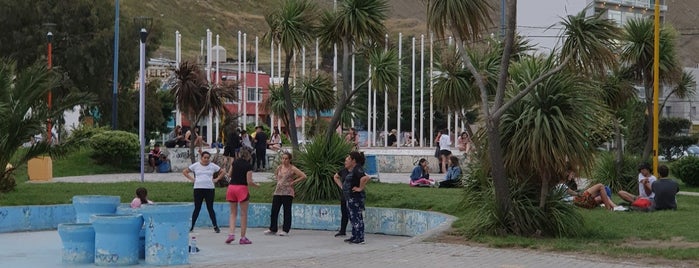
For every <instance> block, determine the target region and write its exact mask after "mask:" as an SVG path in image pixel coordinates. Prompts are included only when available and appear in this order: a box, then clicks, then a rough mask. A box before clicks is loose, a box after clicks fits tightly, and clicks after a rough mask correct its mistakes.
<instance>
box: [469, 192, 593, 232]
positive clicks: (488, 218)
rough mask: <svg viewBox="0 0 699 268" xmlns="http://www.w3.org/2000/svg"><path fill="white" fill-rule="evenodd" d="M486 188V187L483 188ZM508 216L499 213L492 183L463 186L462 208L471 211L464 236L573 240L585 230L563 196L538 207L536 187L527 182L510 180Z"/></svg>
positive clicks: (555, 196) (558, 194) (556, 195)
mask: <svg viewBox="0 0 699 268" xmlns="http://www.w3.org/2000/svg"><path fill="white" fill-rule="evenodd" d="M483 186H485V187H483ZM509 186H510V200H511V201H512V203H511V205H512V209H511V211H510V213H509V214H502V213H498V211H497V209H496V204H495V191H494V188H493V185H492V180H488V183H487V185H481V187H466V188H465V189H466V194H465V198H464V205H466V206H468V207H471V208H473V211H474V212H473V213H474V214H473V217H472V218H471V219H472V222H471V225H470V226H468V227H466V228H467V230H465V233H466V235H468V236H476V235H484V234H485V235H506V234H514V235H520V236H549V237H574V236H578V235H580V234H581V232H582V230H584V228H583V227H584V222H583V218H582V215H581V214H580V212H579V211H578V210H577V208H576V207H575V206H573V205H571V204H569V203H567V202H565V201H563V200H561V196H562V193H560V192H554V193H553V194H550V195H548V197H547V200H546V204H545V206H544V207H543V208H541V207H539V187H538V185H537V184H534V183H531V182H528V181H515V180H510V183H509Z"/></svg>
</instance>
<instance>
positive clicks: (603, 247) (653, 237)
mask: <svg viewBox="0 0 699 268" xmlns="http://www.w3.org/2000/svg"><path fill="white" fill-rule="evenodd" d="M90 154H91V151H90V150H89V149H85V150H82V151H79V152H76V153H73V154H71V155H69V156H66V157H65V158H61V159H55V160H54V162H53V166H54V176H55V177H63V176H78V175H88V174H105V173H129V172H136V171H135V170H134V169H133V168H115V167H108V166H101V165H97V164H95V163H94V162H93V161H92V159H91V158H90ZM26 170H27V169H26V166H25V167H22V168H19V169H17V172H16V174H15V175H16V178H17V182H18V183H17V184H18V185H17V190H16V191H13V192H10V193H6V194H0V206H16V205H49V204H69V203H71V199H72V197H73V196H74V195H86V194H99V195H117V196H120V197H121V200H122V202H124V203H126V202H130V201H131V199H133V197H134V191H135V189H136V188H138V187H146V188H148V193H149V198H150V199H152V200H154V201H155V202H192V199H193V197H192V184H191V183H187V182H119V183H33V182H27V175H26ZM173 176H181V175H180V174H173ZM680 188H681V190H682V191H697V192H699V188H696V187H695V188H691V187H686V186H684V184H682V183H681V182H680ZM225 191H226V189H225V188H217V189H216V202H226V201H225ZM273 191H274V183H271V182H268V183H262V184H261V187H259V188H255V187H251V189H250V193H251V197H250V198H251V199H250V200H251V202H255V203H271V199H272V193H273ZM615 198H616V199H617V200H616V201H619V200H618V197H615ZM462 200H463V191H462V190H461V189H435V188H414V187H409V186H408V185H407V184H386V183H373V182H372V183H370V184H369V185H368V186H367V206H371V207H393V208H405V209H417V210H426V211H437V212H442V213H446V214H450V215H454V216H456V217H458V218H459V219H458V220H457V221H456V222H455V223H454V225H453V227H454V229H455V230H456V234H460V233H463V232H462V231H463V230H464V229H465V228H468V226H469V225H470V224H471V222H472V221H473V216H472V210H471V209H469V208H467V207H464V206H463V205H462ZM677 201H678V204H679V209H678V210H677V211H659V212H653V213H640V212H614V213H612V212H607V211H604V210H602V209H594V210H584V209H581V211H582V215H583V218H584V221H585V227H584V228H585V229H584V230H583V232H582V233H583V235H581V236H580V237H576V238H541V237H518V236H505V237H497V236H477V237H471V238H468V239H467V238H463V241H467V240H468V241H469V242H476V243H482V244H485V245H487V246H491V247H498V248H527V249H535V250H545V251H557V252H567V253H575V254H584V255H598V256H610V257H618V258H634V259H637V258H646V260H648V261H649V262H650V263H658V262H656V261H658V260H660V261H662V260H665V261H669V262H673V263H671V266H672V265H674V264H675V263H674V262H680V261H682V262H683V263H691V264H690V265H692V264H693V265H699V232H696V231H695V230H696V227H695V223H696V222H699V213H696V211H698V210H699V197H695V196H678V197H677ZM296 203H301V202H296ZM338 203H339V202H338V201H334V200H333V201H321V202H315V204H329V205H336V204H338ZM661 264H667V263H662V262H661Z"/></svg>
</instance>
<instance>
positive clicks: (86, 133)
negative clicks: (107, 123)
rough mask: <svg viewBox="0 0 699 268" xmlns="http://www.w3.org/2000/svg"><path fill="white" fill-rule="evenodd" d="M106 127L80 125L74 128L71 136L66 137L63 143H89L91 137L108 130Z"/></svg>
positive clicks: (84, 144) (72, 145)
mask: <svg viewBox="0 0 699 268" xmlns="http://www.w3.org/2000/svg"><path fill="white" fill-rule="evenodd" d="M107 130H108V129H107V128H106V127H93V126H88V125H80V126H79V127H77V128H75V129H73V131H72V132H71V133H70V136H68V138H66V139H65V140H64V141H63V143H64V144H65V145H66V146H67V147H82V146H86V145H88V144H89V141H90V138H92V136H95V135H97V134H100V133H103V132H105V131H107Z"/></svg>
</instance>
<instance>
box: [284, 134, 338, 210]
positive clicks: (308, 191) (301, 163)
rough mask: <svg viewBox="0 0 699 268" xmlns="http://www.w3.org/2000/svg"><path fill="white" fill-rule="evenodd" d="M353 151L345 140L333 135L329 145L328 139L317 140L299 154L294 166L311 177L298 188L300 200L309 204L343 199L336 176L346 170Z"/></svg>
mask: <svg viewBox="0 0 699 268" xmlns="http://www.w3.org/2000/svg"><path fill="white" fill-rule="evenodd" d="M351 149H352V146H351V145H350V144H349V143H346V142H345V140H344V139H343V138H341V137H340V136H339V135H333V136H332V137H331V138H330V141H329V142H328V141H326V138H325V137H317V138H316V139H314V140H313V142H311V143H309V144H307V145H306V146H305V148H304V150H303V151H300V152H297V153H295V154H294V164H295V165H296V166H297V167H298V168H299V169H301V170H303V172H305V173H306V176H307V178H306V179H305V180H303V181H302V182H300V183H299V184H298V186H297V187H296V198H298V199H299V200H302V201H308V202H312V201H319V200H339V199H340V189H339V188H338V187H337V184H335V182H334V181H333V175H335V173H337V171H338V170H340V168H342V167H343V163H344V160H345V157H347V155H348V154H349V153H350V151H351Z"/></svg>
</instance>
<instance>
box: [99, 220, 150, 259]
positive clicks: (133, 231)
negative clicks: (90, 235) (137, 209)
mask: <svg viewBox="0 0 699 268" xmlns="http://www.w3.org/2000/svg"><path fill="white" fill-rule="evenodd" d="M91 220H92V226H93V227H94V228H95V264H96V265H104V266H121V265H134V264H138V240H139V238H138V236H139V232H140V231H141V227H142V226H143V217H142V216H141V214H128V215H104V214H96V215H92V216H91Z"/></svg>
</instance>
